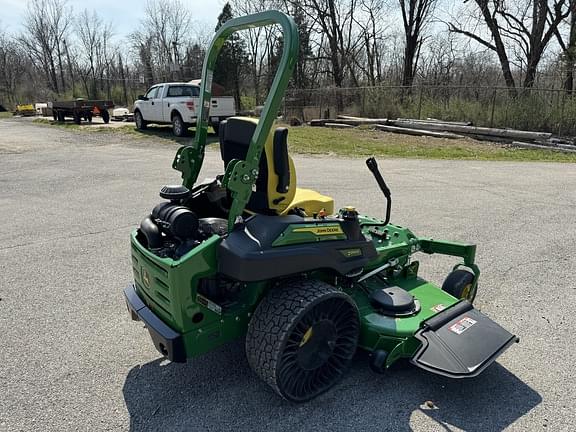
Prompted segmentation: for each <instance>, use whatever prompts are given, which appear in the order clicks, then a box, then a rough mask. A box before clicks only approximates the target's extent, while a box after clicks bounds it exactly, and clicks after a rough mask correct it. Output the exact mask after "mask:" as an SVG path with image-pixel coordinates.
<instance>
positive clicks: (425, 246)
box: [124, 11, 518, 402]
mask: <svg viewBox="0 0 576 432" xmlns="http://www.w3.org/2000/svg"><path fill="white" fill-rule="evenodd" d="M275 24H279V25H280V26H281V28H282V30H283V36H284V46H283V54H282V58H281V61H280V66H279V70H278V72H277V74H276V77H275V78H274V82H273V83H272V88H271V90H270V93H269V95H268V97H267V99H266V103H265V105H264V110H263V112H262V116H261V117H260V119H259V120H256V119H251V118H243V117H232V118H229V119H228V120H227V121H224V122H222V123H221V124H220V127H219V137H220V153H221V156H222V159H223V168H224V169H225V171H224V174H223V175H220V176H217V177H216V178H215V179H213V180H210V181H205V182H202V183H197V181H196V180H197V177H198V174H199V172H200V168H201V166H202V161H203V159H204V148H205V145H206V137H207V128H208V121H209V118H208V114H209V113H208V111H209V108H210V96H211V86H212V74H213V70H214V66H215V63H216V58H217V56H218V52H219V51H220V49H221V47H222V45H223V44H224V42H225V41H226V39H227V38H228V37H229V36H230V35H231V34H232V33H233V32H236V31H239V30H243V29H247V28H252V27H259V26H268V25H275ZM297 53H298V31H297V28H296V25H295V23H294V21H293V20H292V19H291V18H290V17H288V16H286V15H284V14H283V13H281V12H277V11H269V12H264V13H259V14H255V15H250V16H245V17H240V18H236V19H232V20H230V21H228V22H227V23H226V24H224V25H223V26H222V27H221V28H220V29H219V30H218V32H217V33H216V35H215V37H214V40H213V41H212V43H211V45H210V48H209V50H208V53H207V55H206V58H205V60H204V66H203V71H202V84H201V96H200V106H201V107H202V110H201V113H200V114H199V117H198V119H197V124H196V126H197V129H196V136H195V140H194V142H193V144H192V145H189V146H183V147H181V148H180V149H179V150H178V152H177V153H176V157H175V159H174V162H173V168H174V169H176V170H178V171H181V172H182V178H183V184H182V185H177V186H164V187H163V188H162V190H161V191H160V196H161V197H162V198H163V199H164V201H163V202H162V203H161V204H158V205H157V206H156V207H154V209H153V210H152V213H151V214H150V215H149V216H148V217H146V218H145V219H144V220H143V221H142V222H141V224H140V227H139V228H138V229H136V230H135V231H134V232H133V233H132V236H131V243H132V249H131V250H132V265H133V270H134V279H135V280H134V283H133V284H130V285H129V286H128V287H127V288H126V289H125V291H124V294H125V298H126V301H127V305H128V310H129V312H130V314H131V316H132V318H133V319H135V320H141V321H143V322H144V324H145V326H146V328H147V329H148V331H149V333H150V336H151V338H152V341H153V343H154V345H155V347H156V349H157V350H158V351H159V352H160V353H162V355H164V356H165V357H167V358H168V359H170V360H171V361H173V362H185V361H186V359H188V358H192V357H195V356H198V355H201V354H203V353H206V352H209V351H211V350H213V349H215V348H216V347H218V346H220V345H222V344H224V343H226V342H228V341H232V340H235V339H238V338H242V337H245V338H246V356H247V358H248V363H249V364H250V366H251V367H252V369H253V370H254V371H255V372H256V374H257V375H259V376H260V378H262V379H263V380H264V381H265V382H266V383H268V384H269V385H270V386H271V387H272V388H273V389H274V390H275V391H276V392H277V393H279V394H280V395H281V396H283V397H284V398H286V399H288V400H290V401H295V402H303V401H306V400H309V399H311V398H313V397H315V396H317V395H319V394H321V393H322V392H324V391H326V390H328V389H329V388H331V387H332V386H333V385H334V384H335V383H336V382H337V381H338V380H339V379H340V378H341V377H342V376H343V374H344V373H345V372H346V370H347V367H348V366H349V364H350V362H351V360H352V357H353V356H354V353H355V352H356V350H357V349H358V348H362V349H364V350H367V351H368V352H370V366H371V368H372V369H373V370H375V371H377V372H382V371H384V370H386V369H387V368H388V367H389V366H391V365H392V364H393V363H394V362H396V361H397V360H398V359H400V358H407V359H409V360H410V362H411V363H412V364H414V365H416V366H418V367H420V368H422V369H425V370H428V371H430V372H434V373H437V374H440V375H445V376H448V377H453V378H463V377H471V376H475V375H478V374H479V373H480V372H482V371H483V370H484V369H485V368H486V367H487V366H489V365H490V364H491V363H492V362H493V361H494V360H495V359H496V357H498V356H499V355H500V354H501V353H502V352H503V351H505V350H506V349H507V348H508V347H509V346H510V345H511V344H512V343H514V342H517V341H518V338H517V337H516V336H514V335H512V334H511V333H509V332H508V331H506V330H505V329H503V328H502V327H501V326H499V325H498V324H496V323H495V322H493V321H492V320H491V319H489V318H488V317H486V316H485V315H483V314H482V313H480V312H479V311H477V310H476V309H474V307H473V306H472V301H473V300H474V297H475V296H476V289H477V286H478V276H479V270H478V267H477V266H476V264H475V263H474V256H475V251H476V247H475V246H474V245H471V244H459V243H452V242H447V241H439V240H432V239H429V238H422V237H416V236H415V235H414V234H413V233H412V232H411V231H410V230H409V229H407V228H403V227H401V226H398V225H394V224H391V223H389V218H390V207H391V197H390V190H389V189H388V187H387V185H386V183H385V181H384V179H383V178H382V176H381V175H380V172H379V171H378V166H377V164H376V161H375V160H374V159H373V158H370V159H368V160H367V161H366V163H367V165H368V168H369V169H370V171H371V172H372V174H373V175H374V177H375V179H376V182H377V184H378V186H379V187H380V189H381V190H382V192H383V194H384V196H385V198H386V202H387V206H386V207H387V208H386V216H385V218H384V220H382V219H378V218H374V217H369V216H363V215H360V214H358V213H357V212H356V210H355V208H354V207H345V208H343V209H341V210H339V211H338V212H337V213H336V214H334V202H333V200H332V199H331V198H330V197H327V196H324V195H321V194H319V193H318V192H315V191H312V190H307V189H300V188H297V179H296V171H295V167H294V164H293V162H292V159H291V158H290V156H289V155H288V151H287V136H288V130H287V129H285V128H280V127H279V128H276V129H273V128H272V125H273V122H274V119H275V117H276V115H277V113H278V109H279V106H280V102H281V100H282V97H283V95H284V91H285V90H286V86H287V84H288V80H289V78H290V75H291V73H292V69H293V67H294V64H295V62H296V56H297ZM419 252H420V253H422V252H423V253H426V254H434V253H437V254H443V255H450V256H454V257H459V258H461V260H462V261H461V262H460V263H459V264H457V265H456V266H455V267H454V269H453V270H452V272H451V273H450V274H449V275H448V277H447V278H446V281H445V282H444V284H443V285H442V287H441V288H439V287H437V286H436V285H434V284H432V283H430V282H427V281H425V280H424V279H422V278H420V277H419V276H418V261H415V260H414V259H413V258H412V256H413V255H415V254H416V253H419Z"/></svg>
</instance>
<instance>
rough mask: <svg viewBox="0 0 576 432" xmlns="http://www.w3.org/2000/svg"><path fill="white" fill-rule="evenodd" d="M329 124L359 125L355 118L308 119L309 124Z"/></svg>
mask: <svg viewBox="0 0 576 432" xmlns="http://www.w3.org/2000/svg"><path fill="white" fill-rule="evenodd" d="M329 124H345V125H348V126H360V124H361V123H360V122H358V121H356V120H344V119H316V120H310V126H326V125H329Z"/></svg>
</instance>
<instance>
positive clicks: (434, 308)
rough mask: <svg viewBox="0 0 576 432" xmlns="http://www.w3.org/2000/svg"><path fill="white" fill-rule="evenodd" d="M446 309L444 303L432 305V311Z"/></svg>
mask: <svg viewBox="0 0 576 432" xmlns="http://www.w3.org/2000/svg"><path fill="white" fill-rule="evenodd" d="M444 309H446V306H444V305H443V304H442V303H440V304H437V305H436V306H432V307H431V308H430V310H431V311H432V312H442V311H443V310H444Z"/></svg>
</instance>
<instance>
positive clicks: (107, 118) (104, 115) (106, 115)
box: [102, 109, 110, 124]
mask: <svg viewBox="0 0 576 432" xmlns="http://www.w3.org/2000/svg"><path fill="white" fill-rule="evenodd" d="M102 120H104V123H105V124H108V123H110V113H108V110H107V109H104V110H102Z"/></svg>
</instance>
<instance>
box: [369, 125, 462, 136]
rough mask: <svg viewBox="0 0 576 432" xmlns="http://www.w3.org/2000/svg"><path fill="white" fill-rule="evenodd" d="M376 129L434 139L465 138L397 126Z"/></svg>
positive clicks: (447, 133) (379, 126) (448, 133)
mask: <svg viewBox="0 0 576 432" xmlns="http://www.w3.org/2000/svg"><path fill="white" fill-rule="evenodd" d="M375 127H376V129H378V130H381V131H384V132H392V133H401V134H405V135H416V136H429V137H434V138H448V139H458V138H464V137H463V136H462V135H456V134H454V133H452V132H435V131H427V130H424V129H411V128H404V127H396V126H386V125H376V126H375Z"/></svg>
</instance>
